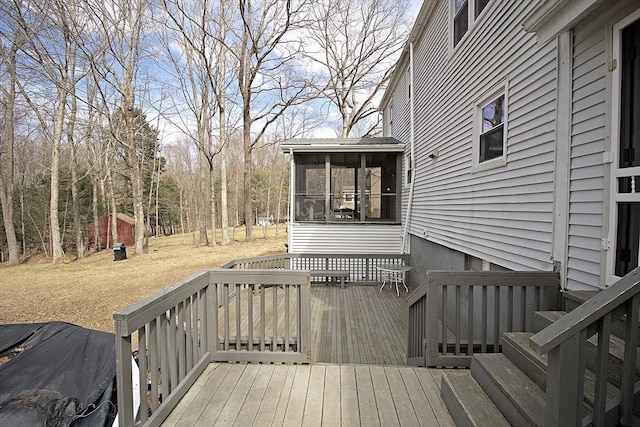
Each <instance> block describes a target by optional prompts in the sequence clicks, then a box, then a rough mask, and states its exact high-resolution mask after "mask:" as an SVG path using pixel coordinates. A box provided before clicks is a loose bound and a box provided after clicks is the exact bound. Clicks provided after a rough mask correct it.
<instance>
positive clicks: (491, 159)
mask: <svg viewBox="0 0 640 427" xmlns="http://www.w3.org/2000/svg"><path fill="white" fill-rule="evenodd" d="M506 120H507V91H506V85H505V86H501V87H500V89H499V90H498V91H494V92H492V94H491V95H490V96H488V97H486V98H484V99H482V100H481V101H480V102H479V103H477V104H476V132H475V135H476V137H475V144H476V148H475V150H476V153H477V154H476V164H477V165H478V166H485V165H496V166H497V165H500V164H504V162H505V161H506V141H507V139H506V128H505V126H506Z"/></svg>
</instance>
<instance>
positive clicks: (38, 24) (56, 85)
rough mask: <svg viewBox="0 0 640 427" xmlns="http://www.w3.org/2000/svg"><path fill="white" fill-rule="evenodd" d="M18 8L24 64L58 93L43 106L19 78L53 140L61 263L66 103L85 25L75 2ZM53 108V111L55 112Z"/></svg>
mask: <svg viewBox="0 0 640 427" xmlns="http://www.w3.org/2000/svg"><path fill="white" fill-rule="evenodd" d="M13 6H14V10H15V14H16V15H15V16H16V19H17V22H18V25H19V26H20V28H21V30H22V32H23V41H24V44H23V45H22V47H21V50H22V52H23V53H24V55H23V58H24V64H25V66H26V67H28V68H29V70H30V72H32V73H34V74H36V75H38V77H39V78H40V81H41V82H42V84H44V85H45V87H48V88H52V89H53V90H54V91H55V94H56V96H55V101H54V102H53V103H52V104H51V105H42V103H41V102H40V100H41V99H44V100H45V102H46V100H47V97H46V96H44V97H43V94H42V93H35V94H34V93H30V91H29V90H28V89H27V85H26V84H24V82H22V81H20V80H17V81H16V83H17V85H18V87H19V88H20V93H21V95H22V96H23V97H24V98H25V100H26V101H27V103H28V104H29V105H30V106H31V108H32V110H33V112H34V114H35V115H36V117H37V119H38V121H39V123H40V126H41V129H42V131H43V132H44V133H45V135H46V137H47V139H48V140H49V141H51V165H50V168H51V180H50V181H51V183H50V203H49V216H50V237H51V246H52V260H53V262H54V263H57V262H61V261H62V259H63V257H64V251H63V248H62V238H61V231H60V220H59V214H58V201H59V188H58V186H59V173H60V150H61V143H62V137H63V134H64V131H65V117H66V114H67V105H66V104H67V101H68V99H69V96H70V95H72V94H73V88H74V87H75V85H76V84H77V83H78V81H79V79H80V78H81V76H77V75H76V72H75V71H76V67H77V66H78V64H77V62H76V56H75V52H76V49H77V47H78V43H79V33H80V26H79V23H78V22H77V21H76V18H77V13H76V10H75V8H76V4H75V3H74V2H67V1H62V0H52V1H49V2H36V3H29V4H28V5H25V4H23V3H22V2H21V1H20V0H14V1H13ZM36 99H37V100H38V102H36ZM48 110H51V111H53V115H52V116H50V114H49V111H48Z"/></svg>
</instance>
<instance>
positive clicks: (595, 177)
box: [567, 21, 607, 288]
mask: <svg viewBox="0 0 640 427" xmlns="http://www.w3.org/2000/svg"><path fill="white" fill-rule="evenodd" d="M594 24H595V25H594ZM606 74H607V70H606V53H605V32H604V28H603V26H602V24H597V23H594V22H593V21H592V23H591V25H586V26H584V25H583V26H579V27H577V28H575V29H574V42H573V87H572V128H571V173H570V197H569V248H568V249H569V250H568V260H567V286H568V287H569V288H580V287H583V286H585V285H586V286H600V285H601V280H600V275H601V269H600V263H601V241H602V238H603V224H604V216H603V215H604V212H605V206H604V186H605V178H604V177H605V173H606V172H605V167H604V165H603V152H604V151H605V137H606V114H607V104H606V78H607V75H606Z"/></svg>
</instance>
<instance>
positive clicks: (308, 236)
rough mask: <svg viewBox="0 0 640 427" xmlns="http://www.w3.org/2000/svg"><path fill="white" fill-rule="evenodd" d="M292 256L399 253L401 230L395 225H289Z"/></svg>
mask: <svg viewBox="0 0 640 427" xmlns="http://www.w3.org/2000/svg"><path fill="white" fill-rule="evenodd" d="M290 232H291V236H290V245H289V251H290V252H293V253H335V254H359V253H360V254H361V253H374V254H377V253H400V246H401V240H402V239H401V227H400V225H396V224H353V225H351V224H302V223H293V224H291V230H290Z"/></svg>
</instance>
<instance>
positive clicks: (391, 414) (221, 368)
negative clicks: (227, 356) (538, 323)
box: [163, 363, 453, 427]
mask: <svg viewBox="0 0 640 427" xmlns="http://www.w3.org/2000/svg"><path fill="white" fill-rule="evenodd" d="M441 375H442V371H441V370H437V369H426V368H412V367H407V366H372V365H326V364H313V365H273V364H236V363H212V364H210V365H209V366H208V368H207V369H206V370H205V371H204V373H203V374H202V375H201V376H200V378H198V380H197V381H196V383H195V384H194V385H193V386H192V387H191V389H190V390H189V392H188V393H187V394H186V395H185V397H184V398H183V399H182V401H181V402H180V404H179V405H178V406H177V407H176V408H175V409H174V411H173V412H172V413H171V415H170V416H169V417H168V418H167V419H166V420H165V422H164V424H163V426H165V427H172V426H214V425H215V426H250V425H259V426H263V425H265V426H269V425H282V426H300V425H318V426H320V425H322V426H390V425H402V426H453V421H452V419H451V416H450V415H449V412H448V411H447V409H446V408H445V406H444V403H443V402H442V399H441V398H440V390H439V387H440V381H441Z"/></svg>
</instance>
